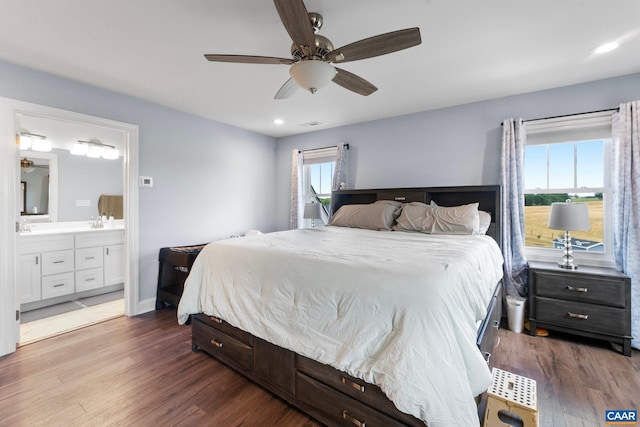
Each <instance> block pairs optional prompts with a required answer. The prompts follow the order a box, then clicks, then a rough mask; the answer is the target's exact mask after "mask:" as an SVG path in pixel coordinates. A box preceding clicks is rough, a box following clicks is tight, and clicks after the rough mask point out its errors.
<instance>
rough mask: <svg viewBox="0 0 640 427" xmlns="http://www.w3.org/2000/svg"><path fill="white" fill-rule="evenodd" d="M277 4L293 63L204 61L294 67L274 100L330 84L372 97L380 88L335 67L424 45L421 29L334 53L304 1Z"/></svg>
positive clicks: (232, 58) (238, 58) (243, 58)
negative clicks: (289, 43)
mask: <svg viewBox="0 0 640 427" xmlns="http://www.w3.org/2000/svg"><path fill="white" fill-rule="evenodd" d="M274 3H275V6H276V9H277V11H278V14H279V15H280V20H281V21H282V23H283V24H284V27H285V29H286V30H287V32H288V33H289V36H290V37H291V39H292V40H293V45H292V46H291V56H292V58H291V59H289V58H277V57H271V56H253V55H215V54H207V55H205V58H207V60H209V61H212V62H236V63H245V64H283V65H291V67H290V69H289V74H290V75H291V78H290V79H289V80H287V82H286V83H285V84H284V85H283V86H282V87H281V88H280V90H278V92H277V93H276V96H275V99H284V98H288V97H289V96H291V95H292V94H293V93H294V92H295V91H296V90H297V89H298V87H301V88H303V89H306V90H308V91H309V92H311V93H312V94H313V93H315V92H316V91H317V90H318V89H320V88H321V87H322V86H324V85H326V84H327V83H329V82H330V81H333V82H334V83H336V84H338V85H340V86H342V87H344V88H345V89H348V90H350V91H353V92H355V93H358V94H360V95H364V96H368V95H371V94H372V93H373V92H375V91H376V90H378V88H377V87H375V86H374V85H373V84H371V83H369V82H368V81H366V80H365V79H363V78H362V77H359V76H357V75H355V74H353V73H350V72H348V71H346V70H343V69H341V68H337V67H334V66H333V65H332V64H339V63H342V62H350V61H358V60H360V59H366V58H372V57H375V56H380V55H386V54H387V53H392V52H396V51H399V50H402V49H407V48H410V47H413V46H417V45H419V44H420V43H421V42H422V40H421V38H420V29H419V28H407V29H404V30H398V31H392V32H390V33H385V34H379V35H377V36H373V37H369V38H366V39H363V40H360V41H357V42H354V43H350V44H348V45H345V46H342V47H340V48H338V49H334V48H333V44H332V43H331V41H330V40H329V39H328V38H326V37H324V36H322V35H320V34H318V33H317V32H318V30H319V29H320V28H321V27H322V22H323V20H322V16H321V15H320V14H318V13H309V12H307V8H306V7H305V5H304V3H303V1H302V0H274Z"/></svg>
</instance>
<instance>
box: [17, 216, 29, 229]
mask: <svg viewBox="0 0 640 427" xmlns="http://www.w3.org/2000/svg"><path fill="white" fill-rule="evenodd" d="M18 231H20V232H25V231H31V227H29V224H27V221H26V220H25V219H24V218H22V221H20V229H19V230H18Z"/></svg>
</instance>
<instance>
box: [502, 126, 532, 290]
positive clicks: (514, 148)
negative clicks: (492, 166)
mask: <svg viewBox="0 0 640 427" xmlns="http://www.w3.org/2000/svg"><path fill="white" fill-rule="evenodd" d="M525 145H526V130H525V125H524V122H523V120H522V119H517V120H516V119H512V118H511V119H507V120H505V121H504V122H502V157H501V162H500V163H501V168H500V184H501V186H502V254H503V256H504V283H505V291H506V293H507V295H520V296H526V295H527V294H528V278H527V274H528V265H527V260H526V258H525V256H524V190H523V181H524V176H523V175H524V148H525Z"/></svg>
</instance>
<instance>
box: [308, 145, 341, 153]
mask: <svg viewBox="0 0 640 427" xmlns="http://www.w3.org/2000/svg"><path fill="white" fill-rule="evenodd" d="M334 147H335V148H337V147H338V146H337V145H329V146H328V147H319V148H312V149H311V150H298V153H302V152H303V151H318V150H326V149H327V148H334ZM344 147H345V148H346V149H347V150H348V149H349V144H344Z"/></svg>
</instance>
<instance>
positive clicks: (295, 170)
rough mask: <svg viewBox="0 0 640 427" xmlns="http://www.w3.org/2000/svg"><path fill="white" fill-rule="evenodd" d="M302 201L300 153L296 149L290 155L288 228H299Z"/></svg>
mask: <svg viewBox="0 0 640 427" xmlns="http://www.w3.org/2000/svg"><path fill="white" fill-rule="evenodd" d="M303 206H304V200H302V153H301V152H300V150H298V149H297V148H296V149H295V150H293V152H292V153H291V207H290V210H289V228H290V229H295V228H298V227H299V224H300V222H301V221H300V219H301V218H302V213H303V211H302V210H303Z"/></svg>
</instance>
